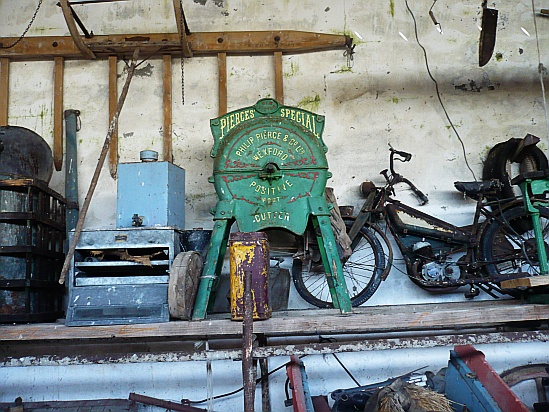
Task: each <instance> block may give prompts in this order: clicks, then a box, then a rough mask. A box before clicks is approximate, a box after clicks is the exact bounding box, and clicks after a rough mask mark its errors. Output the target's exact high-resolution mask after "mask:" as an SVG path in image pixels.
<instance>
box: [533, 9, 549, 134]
mask: <svg viewBox="0 0 549 412" xmlns="http://www.w3.org/2000/svg"><path fill="white" fill-rule="evenodd" d="M532 15H533V16H534V29H535V31H536V44H537V49H538V73H539V82H540V85H541V100H542V103H543V111H544V113H545V128H546V131H547V138H549V115H548V113H547V101H546V100H545V85H544V84H543V72H544V69H545V67H544V66H543V63H542V62H541V51H540V47H539V34H538V22H537V19H536V9H535V6H534V0H532Z"/></svg>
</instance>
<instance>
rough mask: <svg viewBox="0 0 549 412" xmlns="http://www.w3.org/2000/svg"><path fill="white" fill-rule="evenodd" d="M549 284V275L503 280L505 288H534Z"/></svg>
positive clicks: (502, 283) (502, 285)
mask: <svg viewBox="0 0 549 412" xmlns="http://www.w3.org/2000/svg"><path fill="white" fill-rule="evenodd" d="M547 285H549V276H532V277H528V278H520V279H510V280H505V281H503V282H501V287H502V288H503V289H515V288H533V287H536V286H547Z"/></svg>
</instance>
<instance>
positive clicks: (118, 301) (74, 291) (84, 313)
mask: <svg viewBox="0 0 549 412" xmlns="http://www.w3.org/2000/svg"><path fill="white" fill-rule="evenodd" d="M73 233H74V232H72V233H71V235H72V234H73ZM184 246H185V245H184V244H183V241H182V238H181V231H179V230H175V229H173V228H171V227H158V228H156V227H155V228H146V227H142V228H126V229H98V230H84V231H82V234H81V236H80V239H79V241H78V245H77V247H76V250H75V253H74V258H73V262H72V267H71V270H70V271H69V277H68V287H69V302H68V308H67V318H66V325H67V326H82V325H115V324H130V323H156V322H167V321H168V320H169V311H168V282H169V273H170V270H171V266H172V263H173V260H174V258H175V256H177V254H179V253H180V252H181V250H182V248H183V247H184Z"/></svg>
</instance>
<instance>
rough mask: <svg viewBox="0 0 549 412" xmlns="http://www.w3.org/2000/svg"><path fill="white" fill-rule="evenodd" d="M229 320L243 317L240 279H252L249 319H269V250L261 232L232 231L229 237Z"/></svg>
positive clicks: (242, 284)
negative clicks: (245, 277) (248, 276)
mask: <svg viewBox="0 0 549 412" xmlns="http://www.w3.org/2000/svg"><path fill="white" fill-rule="evenodd" d="M229 253H230V258H229V260H230V285H231V286H230V302H231V319H232V320H242V318H243V316H244V276H245V273H246V272H249V273H251V276H252V288H251V291H252V297H253V318H254V319H255V320H262V319H269V318H270V317H271V312H272V311H271V308H270V306H269V292H268V278H269V248H268V243H267V235H266V234H265V233H263V232H235V233H231V235H230V237H229Z"/></svg>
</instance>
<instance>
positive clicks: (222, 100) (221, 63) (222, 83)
mask: <svg viewBox="0 0 549 412" xmlns="http://www.w3.org/2000/svg"><path fill="white" fill-rule="evenodd" d="M217 67H218V76H219V77H218V96H219V97H218V98H219V103H218V105H219V114H218V115H219V116H223V115H224V114H225V113H227V54H226V53H219V54H218V55H217Z"/></svg>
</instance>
